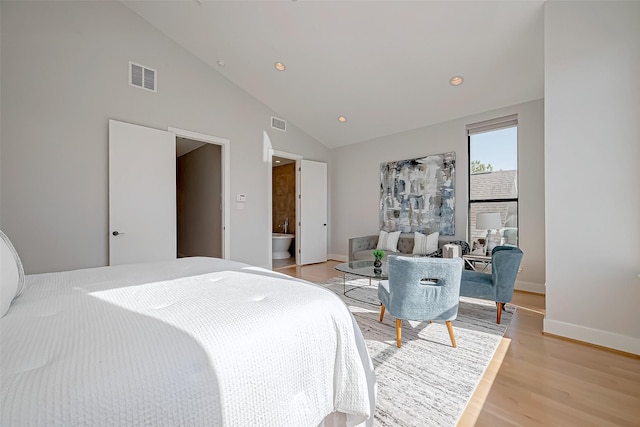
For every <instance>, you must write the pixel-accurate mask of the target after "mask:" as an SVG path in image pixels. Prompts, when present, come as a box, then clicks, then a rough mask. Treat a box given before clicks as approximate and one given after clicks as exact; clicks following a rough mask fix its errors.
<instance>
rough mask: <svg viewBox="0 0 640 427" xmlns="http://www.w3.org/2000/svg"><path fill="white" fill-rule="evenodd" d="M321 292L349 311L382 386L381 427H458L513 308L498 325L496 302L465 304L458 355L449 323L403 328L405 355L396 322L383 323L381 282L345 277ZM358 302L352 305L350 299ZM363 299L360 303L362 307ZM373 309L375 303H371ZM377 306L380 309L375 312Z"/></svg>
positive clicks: (458, 326)
mask: <svg viewBox="0 0 640 427" xmlns="http://www.w3.org/2000/svg"><path fill="white" fill-rule="evenodd" d="M346 279H347V282H346V286H347V289H350V288H354V289H353V290H352V291H349V292H348V293H347V295H348V296H344V295H343V294H342V292H343V278H342V276H339V277H334V278H332V279H330V280H329V281H327V282H326V283H322V284H320V286H324V287H327V288H329V289H331V290H332V291H334V292H335V293H336V294H338V295H339V296H340V297H341V298H342V299H343V300H344V302H345V303H346V304H347V305H348V306H349V309H350V310H351V312H352V313H353V315H354V317H355V318H356V321H357V322H358V325H359V326H360V329H361V330H362V333H363V335H364V337H365V339H366V341H367V348H368V349H369V354H370V356H371V358H372V359H373V363H374V366H375V371H376V378H377V382H378V398H377V404H376V422H375V425H376V426H420V427H424V426H439V427H440V426H455V425H456V424H457V422H458V420H459V419H460V416H461V415H462V413H463V412H464V409H465V407H466V406H467V403H468V402H469V399H470V398H471V396H472V394H473V392H474V390H475V388H476V386H477V385H478V383H479V382H480V379H481V378H482V375H483V374H484V371H485V369H486V368H487V366H488V365H489V362H490V361H491V358H492V357H493V354H494V352H495V351H496V348H497V347H498V344H499V343H500V340H501V338H502V336H503V335H504V333H505V331H506V330H507V327H508V326H509V323H510V322H511V317H512V314H513V312H514V311H515V306H513V305H509V304H507V306H506V311H505V312H503V313H502V319H501V322H502V323H501V324H500V325H498V324H496V306H495V303H494V302H491V301H483V300H476V299H473V298H465V297H462V298H461V299H460V307H459V310H458V318H457V319H456V320H454V321H453V322H452V324H453V329H454V333H455V336H456V341H457V344H458V347H457V348H453V347H451V340H450V339H449V333H448V332H447V328H446V326H445V324H444V322H434V323H431V324H429V322H428V321H427V322H414V321H404V322H402V348H398V347H397V346H396V341H395V318H394V317H393V316H391V315H389V313H388V312H387V313H386V314H385V317H384V321H383V322H382V323H380V322H379V318H380V305H379V304H380V302H379V300H378V290H377V282H376V281H375V280H374V281H372V285H371V286H369V279H364V278H358V277H356V276H350V275H347V277H346ZM349 297H352V298H349ZM353 298H357V299H358V300H361V301H358V300H356V299H353ZM367 301H368V302H369V303H367ZM374 304H375V305H374Z"/></svg>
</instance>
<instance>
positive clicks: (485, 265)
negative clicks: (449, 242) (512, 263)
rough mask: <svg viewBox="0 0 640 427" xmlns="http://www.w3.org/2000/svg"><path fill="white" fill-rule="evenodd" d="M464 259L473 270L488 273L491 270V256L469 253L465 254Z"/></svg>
mask: <svg viewBox="0 0 640 427" xmlns="http://www.w3.org/2000/svg"><path fill="white" fill-rule="evenodd" d="M462 259H463V260H464V262H465V263H466V264H467V265H468V266H469V267H471V268H472V269H473V271H480V272H487V273H488V272H490V271H491V256H487V255H472V254H467V255H463V256H462Z"/></svg>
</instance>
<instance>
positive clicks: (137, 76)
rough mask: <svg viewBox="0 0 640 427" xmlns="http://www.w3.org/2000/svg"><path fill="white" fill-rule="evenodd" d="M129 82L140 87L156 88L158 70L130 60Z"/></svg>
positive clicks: (152, 90)
mask: <svg viewBox="0 0 640 427" xmlns="http://www.w3.org/2000/svg"><path fill="white" fill-rule="evenodd" d="M129 84H130V85H131V86H135V87H139V88H140V89H146V90H150V91H151V92H157V90H156V70H153V69H151V68H147V67H145V66H143V65H139V64H135V63H133V62H129Z"/></svg>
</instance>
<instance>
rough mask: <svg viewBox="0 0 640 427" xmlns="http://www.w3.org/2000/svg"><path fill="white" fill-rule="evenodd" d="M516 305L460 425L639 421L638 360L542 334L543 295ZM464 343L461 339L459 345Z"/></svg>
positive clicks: (298, 272) (322, 276)
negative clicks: (506, 328)
mask: <svg viewBox="0 0 640 427" xmlns="http://www.w3.org/2000/svg"><path fill="white" fill-rule="evenodd" d="M336 264H337V262H335V261H329V262H326V263H321V264H314V265H308V266H303V267H297V266H292V267H288V268H282V269H278V271H280V272H282V273H285V274H288V275H291V276H294V277H299V278H301V279H305V280H308V281H310V282H314V283H320V282H323V281H325V280H327V279H329V278H331V277H335V276H337V275H339V273H338V272H337V271H335V270H334V268H333V267H334V266H335V265H336ZM512 304H515V305H517V306H518V309H517V310H516V313H515V315H514V316H513V318H512V320H511V324H510V325H509V329H508V330H507V333H506V334H505V336H504V338H503V339H502V342H501V344H500V346H499V348H498V350H497V351H496V354H495V356H494V358H493V361H492V362H491V364H490V365H489V367H488V368H487V371H486V372H485V374H484V377H483V378H482V381H481V383H480V384H479V385H478V388H477V389H476V392H475V393H474V395H473V397H472V399H471V401H470V402H469V405H468V406H467V409H466V411H465V413H464V414H463V416H462V418H461V420H460V422H459V424H458V425H459V426H492V427H494V426H640V359H639V358H636V357H631V356H628V355H624V354H621V353H616V352H614V351H609V350H604V349H601V348H597V347H593V346H590V345H586V344H581V343H576V342H572V341H567V340H564V339H560V338H556V337H552V336H548V335H543V334H542V319H543V317H544V312H545V310H544V307H545V300H544V296H543V295H536V294H529V293H525V292H517V291H516V293H515V295H514V297H513V301H512ZM458 345H461V343H458Z"/></svg>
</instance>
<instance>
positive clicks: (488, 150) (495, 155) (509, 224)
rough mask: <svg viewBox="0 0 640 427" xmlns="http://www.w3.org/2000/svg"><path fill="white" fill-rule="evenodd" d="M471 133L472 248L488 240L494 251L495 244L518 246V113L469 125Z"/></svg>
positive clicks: (486, 243)
mask: <svg viewBox="0 0 640 427" xmlns="http://www.w3.org/2000/svg"><path fill="white" fill-rule="evenodd" d="M467 135H468V139H469V234H468V236H469V241H470V243H471V245H472V248H473V243H474V242H479V243H480V244H482V243H484V249H485V250H486V251H487V254H490V251H491V250H492V249H493V247H494V246H495V245H512V246H518V119H517V116H515V115H513V116H508V117H503V118H500V119H495V120H489V121H486V122H481V123H476V124H473V125H468V126H467ZM488 214H493V215H488ZM483 227H487V228H483ZM489 227H490V228H489ZM493 227H496V228H493ZM479 239H481V240H479ZM482 239H485V240H482Z"/></svg>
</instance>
